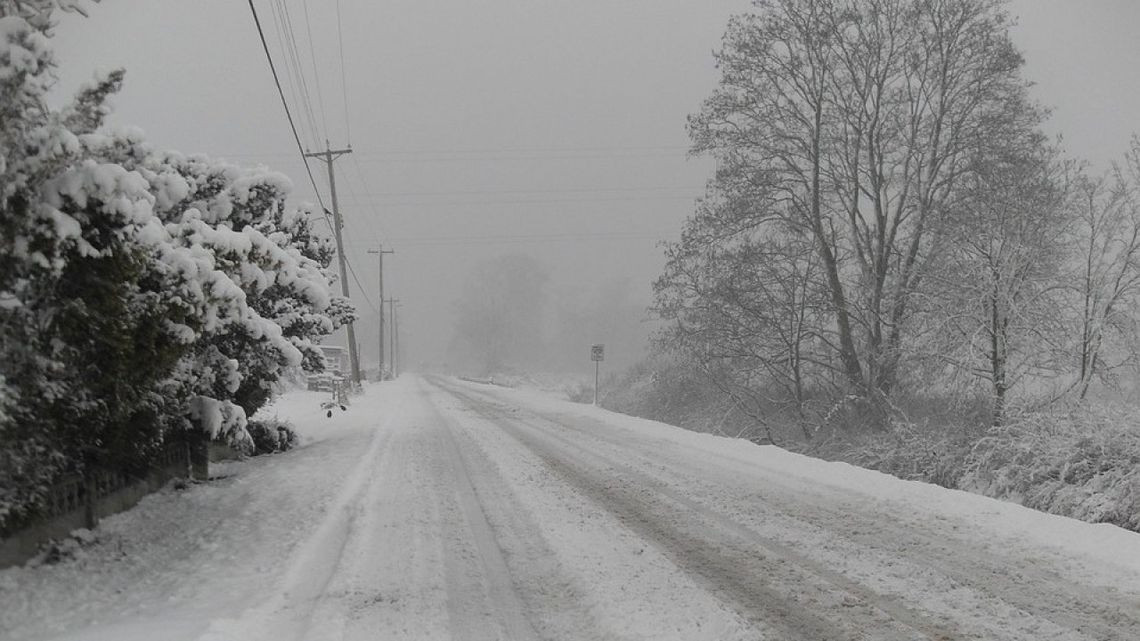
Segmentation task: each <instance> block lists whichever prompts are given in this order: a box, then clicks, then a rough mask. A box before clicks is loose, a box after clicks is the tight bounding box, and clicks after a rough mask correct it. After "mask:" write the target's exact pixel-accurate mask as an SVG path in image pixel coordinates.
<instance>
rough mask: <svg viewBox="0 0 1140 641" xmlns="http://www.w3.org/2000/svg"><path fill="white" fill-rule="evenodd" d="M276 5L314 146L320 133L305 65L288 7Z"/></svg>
mask: <svg viewBox="0 0 1140 641" xmlns="http://www.w3.org/2000/svg"><path fill="white" fill-rule="evenodd" d="M278 5H279V6H280V7H281V15H283V16H284V18H285V25H284V31H285V33H286V35H287V36H288V39H287V42H288V45H289V53H290V55H291V57H292V58H293V74H294V83H295V84H296V85H297V86H299V87H300V92H301V96H302V98H304V101H303V102H302V107H304V109H305V114H306V116H307V117H308V119H309V128H310V130H311V131H312V132H313V144H314V145H315V146H316V145H318V143H319V142H320V138H321V135H320V134H321V131H320V129H319V128H318V127H317V119H316V116H315V115H314V114H313V99H312V94H311V93H310V92H309V83H308V82H307V81H306V80H305V65H304V63H303V62H302V61H301V52H300V50H299V49H298V48H297V35H296V30H295V29H293V16H292V14H291V13H290V12H289V5H288V4H287V3H286V2H285V0H278Z"/></svg>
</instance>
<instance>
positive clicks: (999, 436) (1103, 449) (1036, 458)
mask: <svg viewBox="0 0 1140 641" xmlns="http://www.w3.org/2000/svg"><path fill="white" fill-rule="evenodd" d="M1138 420H1140V414H1138V412H1137V411H1136V410H1125V409H1117V408H1106V407H1097V408H1093V407H1088V406H1078V407H1073V408H1068V409H1067V410H1065V411H1056V412H1049V413H1045V412H1042V413H1035V414H1027V415H1024V416H1020V417H1017V419H1016V420H1013V421H1011V422H1010V423H1009V424H1007V425H1005V426H1002V427H998V428H994V429H992V430H991V431H990V432H989V433H988V434H987V435H986V436H985V437H983V438H982V439H980V440H979V441H978V442H977V444H975V445H974V447H973V449H972V450H971V452H970V453H969V456H968V457H967V459H966V461H965V466H964V467H965V471H964V476H963V478H962V480H961V483H960V485H959V487H961V488H962V489H966V490H970V491H973V492H978V493H981V494H985V495H987V496H992V497H995V498H1001V499H1006V500H1010V501H1015V502H1017V503H1021V504H1022V505H1025V506H1027V507H1031V508H1034V509H1038V510H1042V511H1045V512H1050V513H1053V514H1061V515H1064V516H1070V517H1073V518H1077V519H1082V520H1085V521H1091V522H1094V523H1113V524H1115V525H1119V526H1120V527H1123V528H1127V529H1130V530H1135V531H1140V423H1138Z"/></svg>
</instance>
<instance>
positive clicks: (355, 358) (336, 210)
mask: <svg viewBox="0 0 1140 641" xmlns="http://www.w3.org/2000/svg"><path fill="white" fill-rule="evenodd" d="M351 153H352V148H351V147H349V148H347V149H329V142H328V141H327V140H326V141H325V150H324V151H313V152H308V153H306V154H305V157H306V158H319V159H321V160H322V161H323V162H324V163H325V164H326V165H328V169H329V191H330V192H332V209H333V210H332V215H333V232H334V233H335V236H336V255H337V258H338V259H339V260H338V262H339V263H340V293H341V294H343V295H344V297H345V298H349V295H348V273H347V271H348V267H347V265H348V260H347V259H346V258H345V255H344V239H343V238H342V237H341V227H344V221H343V220H342V219H341V217H340V207H339V206H338V205H337V200H336V173H335V172H334V171H333V161H334V160H336V159H337V158H340V157H341V156H343V155H345V154H351ZM325 213H326V214H327V213H328V211H327V210H326V211H325ZM346 328H347V331H348V361H349V363H350V364H351V366H352V381H353V382H354V383H356V384H357V385H359V384H360V356H359V354H357V353H356V331H355V330H354V329H353V327H352V323H348V325H347V326H346Z"/></svg>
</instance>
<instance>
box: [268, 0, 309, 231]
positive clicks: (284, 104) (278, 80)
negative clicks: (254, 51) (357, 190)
mask: <svg viewBox="0 0 1140 641" xmlns="http://www.w3.org/2000/svg"><path fill="white" fill-rule="evenodd" d="M249 11H250V13H252V14H253V24H254V25H256V26H257V35H258V36H259V37H260V38H261V48H262V49H263V50H264V51H265V59H266V60H267V61H268V62H269V71H270V72H272V73H273V83H274V84H275V85H277V95H278V96H280V97H281V106H282V107H284V108H285V117H286V118H288V120H289V129H290V130H291V131H292V132H293V140H294V141H296V143H297V152H298V153H300V154H301V162H303V163H305V172H306V173H307V174H309V182H310V183H311V184H312V185H313V193H314V194H316V196H317V204H319V205H320V206H321V210H324V208H325V205H324V202H323V201H322V200H321V191H320V190H319V189H317V180H316V178H314V177H313V170H312V169H311V168H310V167H309V160H308V158H306V157H305V147H304V145H302V144H301V137H300V136H299V135H298V134H297V125H296V124H294V123H293V114H292V113H290V111H289V102H288V101H286V100H285V91H284V90H282V89H281V78H280V77H278V75H277V67H276V66H275V65H274V64H273V56H272V55H271V54H270V53H269V45H268V44H267V43H266V42H265V32H264V31H262V29H261V20H260V19H259V18H258V17H257V8H256V7H254V6H253V0H249Z"/></svg>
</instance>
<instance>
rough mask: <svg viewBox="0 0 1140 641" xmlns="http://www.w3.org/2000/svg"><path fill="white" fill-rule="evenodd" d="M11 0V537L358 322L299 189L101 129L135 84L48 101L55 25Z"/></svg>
mask: <svg viewBox="0 0 1140 641" xmlns="http://www.w3.org/2000/svg"><path fill="white" fill-rule="evenodd" d="M77 7H78V3H77V2H74V1H68V2H64V1H62V0H59V1H58V2H48V1H46V0H39V1H28V2H14V1H12V0H7V1H6V0H0V529H2V528H3V527H4V526H5V521H6V520H7V521H11V520H12V519H18V518H19V517H20V516H21V511H25V512H26V511H27V509H28V508H29V507H30V506H34V505H35V503H36V501H37V500H38V498H39V497H40V496H41V495H42V492H43V489H44V487H45V484H46V483H48V482H50V481H51V480H52V479H53V478H55V477H56V476H58V474H60V473H62V472H64V471H66V470H72V471H77V470H81V469H83V468H84V467H85V466H88V465H93V464H98V465H108V464H110V465H116V466H118V467H122V468H128V469H129V468H131V467H139V468H141V467H145V465H146V464H147V461H148V457H149V456H150V455H151V454H153V453H154V452H156V451H157V450H158V448H159V447H160V446H161V444H162V443H163V442H164V441H165V440H167V439H169V438H172V437H174V436H175V435H177V434H178V433H197V434H203V433H204V434H206V435H208V436H209V437H210V438H217V439H224V440H228V441H229V442H230V443H232V444H234V445H237V446H239V447H243V448H244V447H248V446H250V445H251V444H252V440H251V439H250V437H249V434H248V433H247V432H246V417H247V416H248V415H250V414H252V413H253V412H255V411H256V410H257V409H258V408H259V407H261V406H262V405H264V403H265V402H267V401H268V399H269V397H270V393H271V390H272V387H273V384H274V383H275V382H276V381H277V380H278V379H279V378H280V377H281V375H282V374H283V373H284V372H285V371H286V370H287V369H288V368H292V367H297V366H300V365H302V364H304V365H306V366H308V367H310V368H314V369H315V368H319V367H320V366H321V359H320V358H319V351H318V350H317V348H316V344H317V343H318V342H319V341H320V339H321V338H322V337H324V336H326V335H328V334H329V333H331V332H332V331H333V330H334V329H335V328H336V327H338V326H339V325H340V324H342V323H343V322H344V321H345V320H346V319H347V318H349V317H350V316H351V314H352V313H353V310H352V307H351V304H349V303H348V302H347V301H345V300H343V299H341V298H340V297H337V296H334V295H332V294H331V292H330V287H329V282H330V273H329V271H328V268H329V264H330V262H331V259H332V255H333V252H332V249H331V248H330V246H329V243H328V241H327V240H326V239H322V238H320V237H318V236H316V235H315V234H314V231H313V229H312V227H311V224H310V223H309V219H308V213H309V212H308V211H307V210H306V209H304V208H290V207H288V206H287V205H286V200H287V198H288V197H289V194H290V192H291V190H292V184H291V183H290V181H289V179H288V178H286V177H285V176H283V175H281V174H279V173H275V172H271V171H268V170H265V169H263V168H256V169H247V168H242V167H238V166H235V165H231V164H228V163H224V162H218V161H214V160H211V159H209V158H207V157H205V156H184V155H181V154H177V153H171V152H161V151H157V150H155V149H153V148H152V147H151V146H150V145H149V144H148V143H147V142H146V140H145V137H144V136H143V134H142V132H140V131H139V130H137V129H133V128H120V129H109V128H104V127H103V126H102V125H103V120H104V119H105V117H106V115H107V113H108V107H107V104H106V99H107V97H108V96H110V95H112V94H114V93H115V92H116V91H118V89H119V88H120V87H121V85H122V82H123V77H124V74H123V72H122V71H121V70H120V71H112V72H110V73H106V74H102V75H100V76H97V77H96V78H95V79H94V81H93V82H92V83H90V84H88V85H86V86H85V87H83V88H82V89H81V90H80V91H79V92H78V94H77V95H76V96H75V98H74V99H73V101H72V102H71V104H69V105H67V106H65V107H63V108H62V109H59V110H53V109H51V108H49V107H48V105H47V103H46V101H45V95H46V94H47V92H48V90H49V89H50V88H51V86H52V84H53V83H54V65H55V62H54V57H53V54H52V50H51V46H50V35H51V34H50V28H51V23H52V20H51V18H52V13H53V11H54V10H56V9H65V10H67V9H71V10H74V9H75V8H77Z"/></svg>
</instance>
